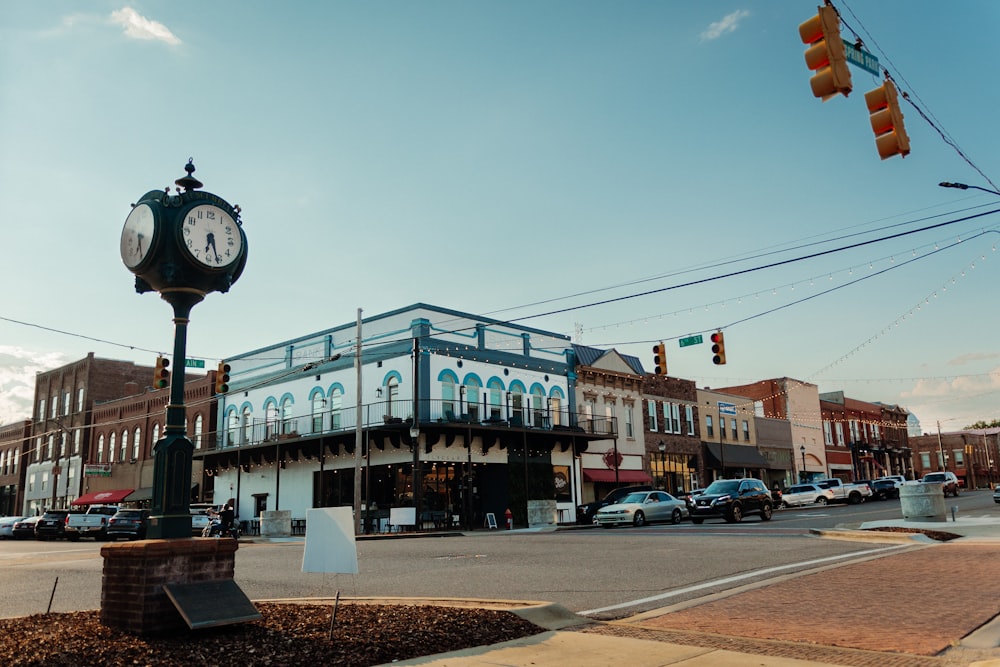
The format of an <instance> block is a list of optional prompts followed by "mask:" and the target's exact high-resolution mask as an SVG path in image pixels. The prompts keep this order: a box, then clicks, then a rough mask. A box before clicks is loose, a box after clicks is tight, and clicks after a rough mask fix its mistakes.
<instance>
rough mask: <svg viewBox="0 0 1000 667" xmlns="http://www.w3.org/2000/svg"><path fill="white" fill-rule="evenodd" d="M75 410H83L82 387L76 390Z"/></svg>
mask: <svg viewBox="0 0 1000 667" xmlns="http://www.w3.org/2000/svg"><path fill="white" fill-rule="evenodd" d="M76 411H77V412H83V387H80V388H79V389H77V390H76Z"/></svg>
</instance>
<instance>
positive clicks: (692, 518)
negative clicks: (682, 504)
mask: <svg viewBox="0 0 1000 667" xmlns="http://www.w3.org/2000/svg"><path fill="white" fill-rule="evenodd" d="M702 521H704V519H696V518H695V517H691V523H693V524H695V525H696V526H700V525H701V523H702Z"/></svg>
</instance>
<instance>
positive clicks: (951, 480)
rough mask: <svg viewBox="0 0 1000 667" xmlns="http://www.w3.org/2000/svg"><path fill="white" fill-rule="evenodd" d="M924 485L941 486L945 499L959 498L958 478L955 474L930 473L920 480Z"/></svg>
mask: <svg viewBox="0 0 1000 667" xmlns="http://www.w3.org/2000/svg"><path fill="white" fill-rule="evenodd" d="M920 481H921V482H922V483H923V484H940V485H941V490H942V491H944V497H945V498H947V497H948V495H949V494H951V495H953V496H955V497H956V498H957V497H958V477H956V476H955V473H953V472H929V473H927V474H926V475H924V476H923V478H922V479H921V480H920Z"/></svg>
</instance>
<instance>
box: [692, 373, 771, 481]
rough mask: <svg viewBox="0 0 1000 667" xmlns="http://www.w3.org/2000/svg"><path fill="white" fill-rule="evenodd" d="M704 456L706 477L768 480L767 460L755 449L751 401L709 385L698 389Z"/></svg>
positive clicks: (754, 428)
mask: <svg viewBox="0 0 1000 667" xmlns="http://www.w3.org/2000/svg"><path fill="white" fill-rule="evenodd" d="M697 396H698V409H699V410H700V411H701V425H702V431H701V442H702V444H703V445H704V452H703V460H704V461H705V466H706V469H707V470H706V472H707V473H709V480H706V482H707V481H710V480H711V479H724V478H738V477H756V478H757V479H763V480H769V476H768V470H769V469H770V464H769V463H768V461H767V459H765V458H764V457H763V456H762V455H761V453H760V451H759V450H758V449H757V425H756V415H755V414H754V404H753V401H750V400H747V399H746V398H745V397H742V396H736V395H733V394H726V393H722V392H718V391H712V390H710V389H698V390H697Z"/></svg>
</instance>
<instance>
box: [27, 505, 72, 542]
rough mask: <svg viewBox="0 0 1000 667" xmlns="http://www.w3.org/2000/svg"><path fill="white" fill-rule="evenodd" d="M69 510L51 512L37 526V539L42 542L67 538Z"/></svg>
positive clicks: (44, 515)
mask: <svg viewBox="0 0 1000 667" xmlns="http://www.w3.org/2000/svg"><path fill="white" fill-rule="evenodd" d="M68 515H69V510H49V511H48V512H46V513H45V514H43V515H42V518H41V519H39V520H38V523H36V524H35V537H36V538H38V539H40V540H55V539H58V538H60V537H66V517H67V516H68Z"/></svg>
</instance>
